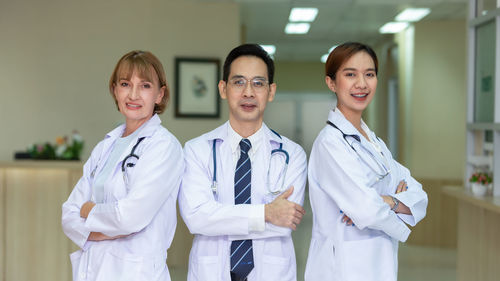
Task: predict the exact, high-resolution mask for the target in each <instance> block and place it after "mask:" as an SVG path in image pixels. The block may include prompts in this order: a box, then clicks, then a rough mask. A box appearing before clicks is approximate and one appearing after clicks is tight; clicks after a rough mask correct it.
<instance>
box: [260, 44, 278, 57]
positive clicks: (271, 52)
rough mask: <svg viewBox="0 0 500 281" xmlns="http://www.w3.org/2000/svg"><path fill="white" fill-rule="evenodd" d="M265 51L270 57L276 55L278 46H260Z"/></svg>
mask: <svg viewBox="0 0 500 281" xmlns="http://www.w3.org/2000/svg"><path fill="white" fill-rule="evenodd" d="M260 46H261V47H262V49H264V51H266V52H267V53H268V54H269V55H270V56H272V55H274V53H276V46H274V45H260Z"/></svg>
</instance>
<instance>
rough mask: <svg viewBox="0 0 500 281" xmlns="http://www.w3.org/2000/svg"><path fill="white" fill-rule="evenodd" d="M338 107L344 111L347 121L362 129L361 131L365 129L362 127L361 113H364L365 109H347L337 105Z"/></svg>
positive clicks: (359, 129)
mask: <svg viewBox="0 0 500 281" xmlns="http://www.w3.org/2000/svg"><path fill="white" fill-rule="evenodd" d="M337 108H338V109H339V110H340V111H341V112H342V114H343V115H344V117H345V119H347V121H349V122H351V124H352V125H353V126H354V128H356V129H358V131H360V132H362V131H363V130H362V129H361V115H362V114H363V111H353V110H347V109H346V108H344V107H342V106H337Z"/></svg>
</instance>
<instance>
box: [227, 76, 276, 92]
mask: <svg viewBox="0 0 500 281" xmlns="http://www.w3.org/2000/svg"><path fill="white" fill-rule="evenodd" d="M237 80H243V81H245V84H244V85H237V84H234V83H233V82H234V81H237ZM257 81H258V82H261V83H264V85H262V86H261V87H255V86H254V82H257ZM226 83H227V84H228V85H229V86H231V87H234V88H235V89H237V90H240V91H244V90H245V89H246V88H247V86H248V85H249V84H250V88H251V89H252V90H254V91H263V90H264V88H266V87H269V86H270V85H271V83H269V80H267V79H265V78H263V77H260V76H257V77H253V78H251V79H247V78H246V77H244V76H235V77H232V78H231V79H228V80H227V81H226Z"/></svg>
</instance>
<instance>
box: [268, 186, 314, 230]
mask: <svg viewBox="0 0 500 281" xmlns="http://www.w3.org/2000/svg"><path fill="white" fill-rule="evenodd" d="M292 193H293V186H292V187H290V188H289V189H287V190H286V191H285V192H283V193H282V194H281V195H280V196H278V197H276V199H274V201H273V202H271V203H269V204H266V205H265V206H264V213H265V218H266V222H270V223H272V224H274V225H277V226H283V227H288V228H290V229H292V230H296V229H297V225H299V224H300V221H301V220H302V217H303V216H304V214H305V213H306V211H305V210H304V208H302V206H300V205H299V204H296V203H294V202H290V201H288V197H290V195H292Z"/></svg>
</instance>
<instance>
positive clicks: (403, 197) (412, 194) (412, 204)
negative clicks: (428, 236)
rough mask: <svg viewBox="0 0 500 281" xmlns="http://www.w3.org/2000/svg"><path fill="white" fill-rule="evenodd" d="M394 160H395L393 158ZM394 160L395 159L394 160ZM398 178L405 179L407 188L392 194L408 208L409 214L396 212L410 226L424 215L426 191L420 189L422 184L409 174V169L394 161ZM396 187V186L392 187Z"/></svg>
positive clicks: (426, 200)
mask: <svg viewBox="0 0 500 281" xmlns="http://www.w3.org/2000/svg"><path fill="white" fill-rule="evenodd" d="M394 161H395V160H394ZM395 162H396V161H395ZM396 165H397V169H398V174H399V175H400V180H405V181H406V184H407V186H408V190H406V191H405V192H400V193H398V194H395V195H392V196H394V197H395V198H397V199H398V200H399V201H401V202H402V203H403V204H405V205H406V206H407V207H408V208H410V211H411V215H406V214H397V215H398V217H399V218H400V219H402V220H403V221H404V222H406V223H407V224H409V225H411V226H415V225H416V224H417V223H418V222H419V221H420V220H422V219H423V218H424V217H425V214H426V210H427V203H428V198H427V193H425V191H424V190H423V189H422V185H421V184H420V183H419V182H418V181H416V180H415V179H414V178H413V177H412V176H411V174H410V171H409V170H408V169H407V168H406V167H404V166H403V165H401V164H399V163H397V162H396ZM394 189H396V188H394Z"/></svg>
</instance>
